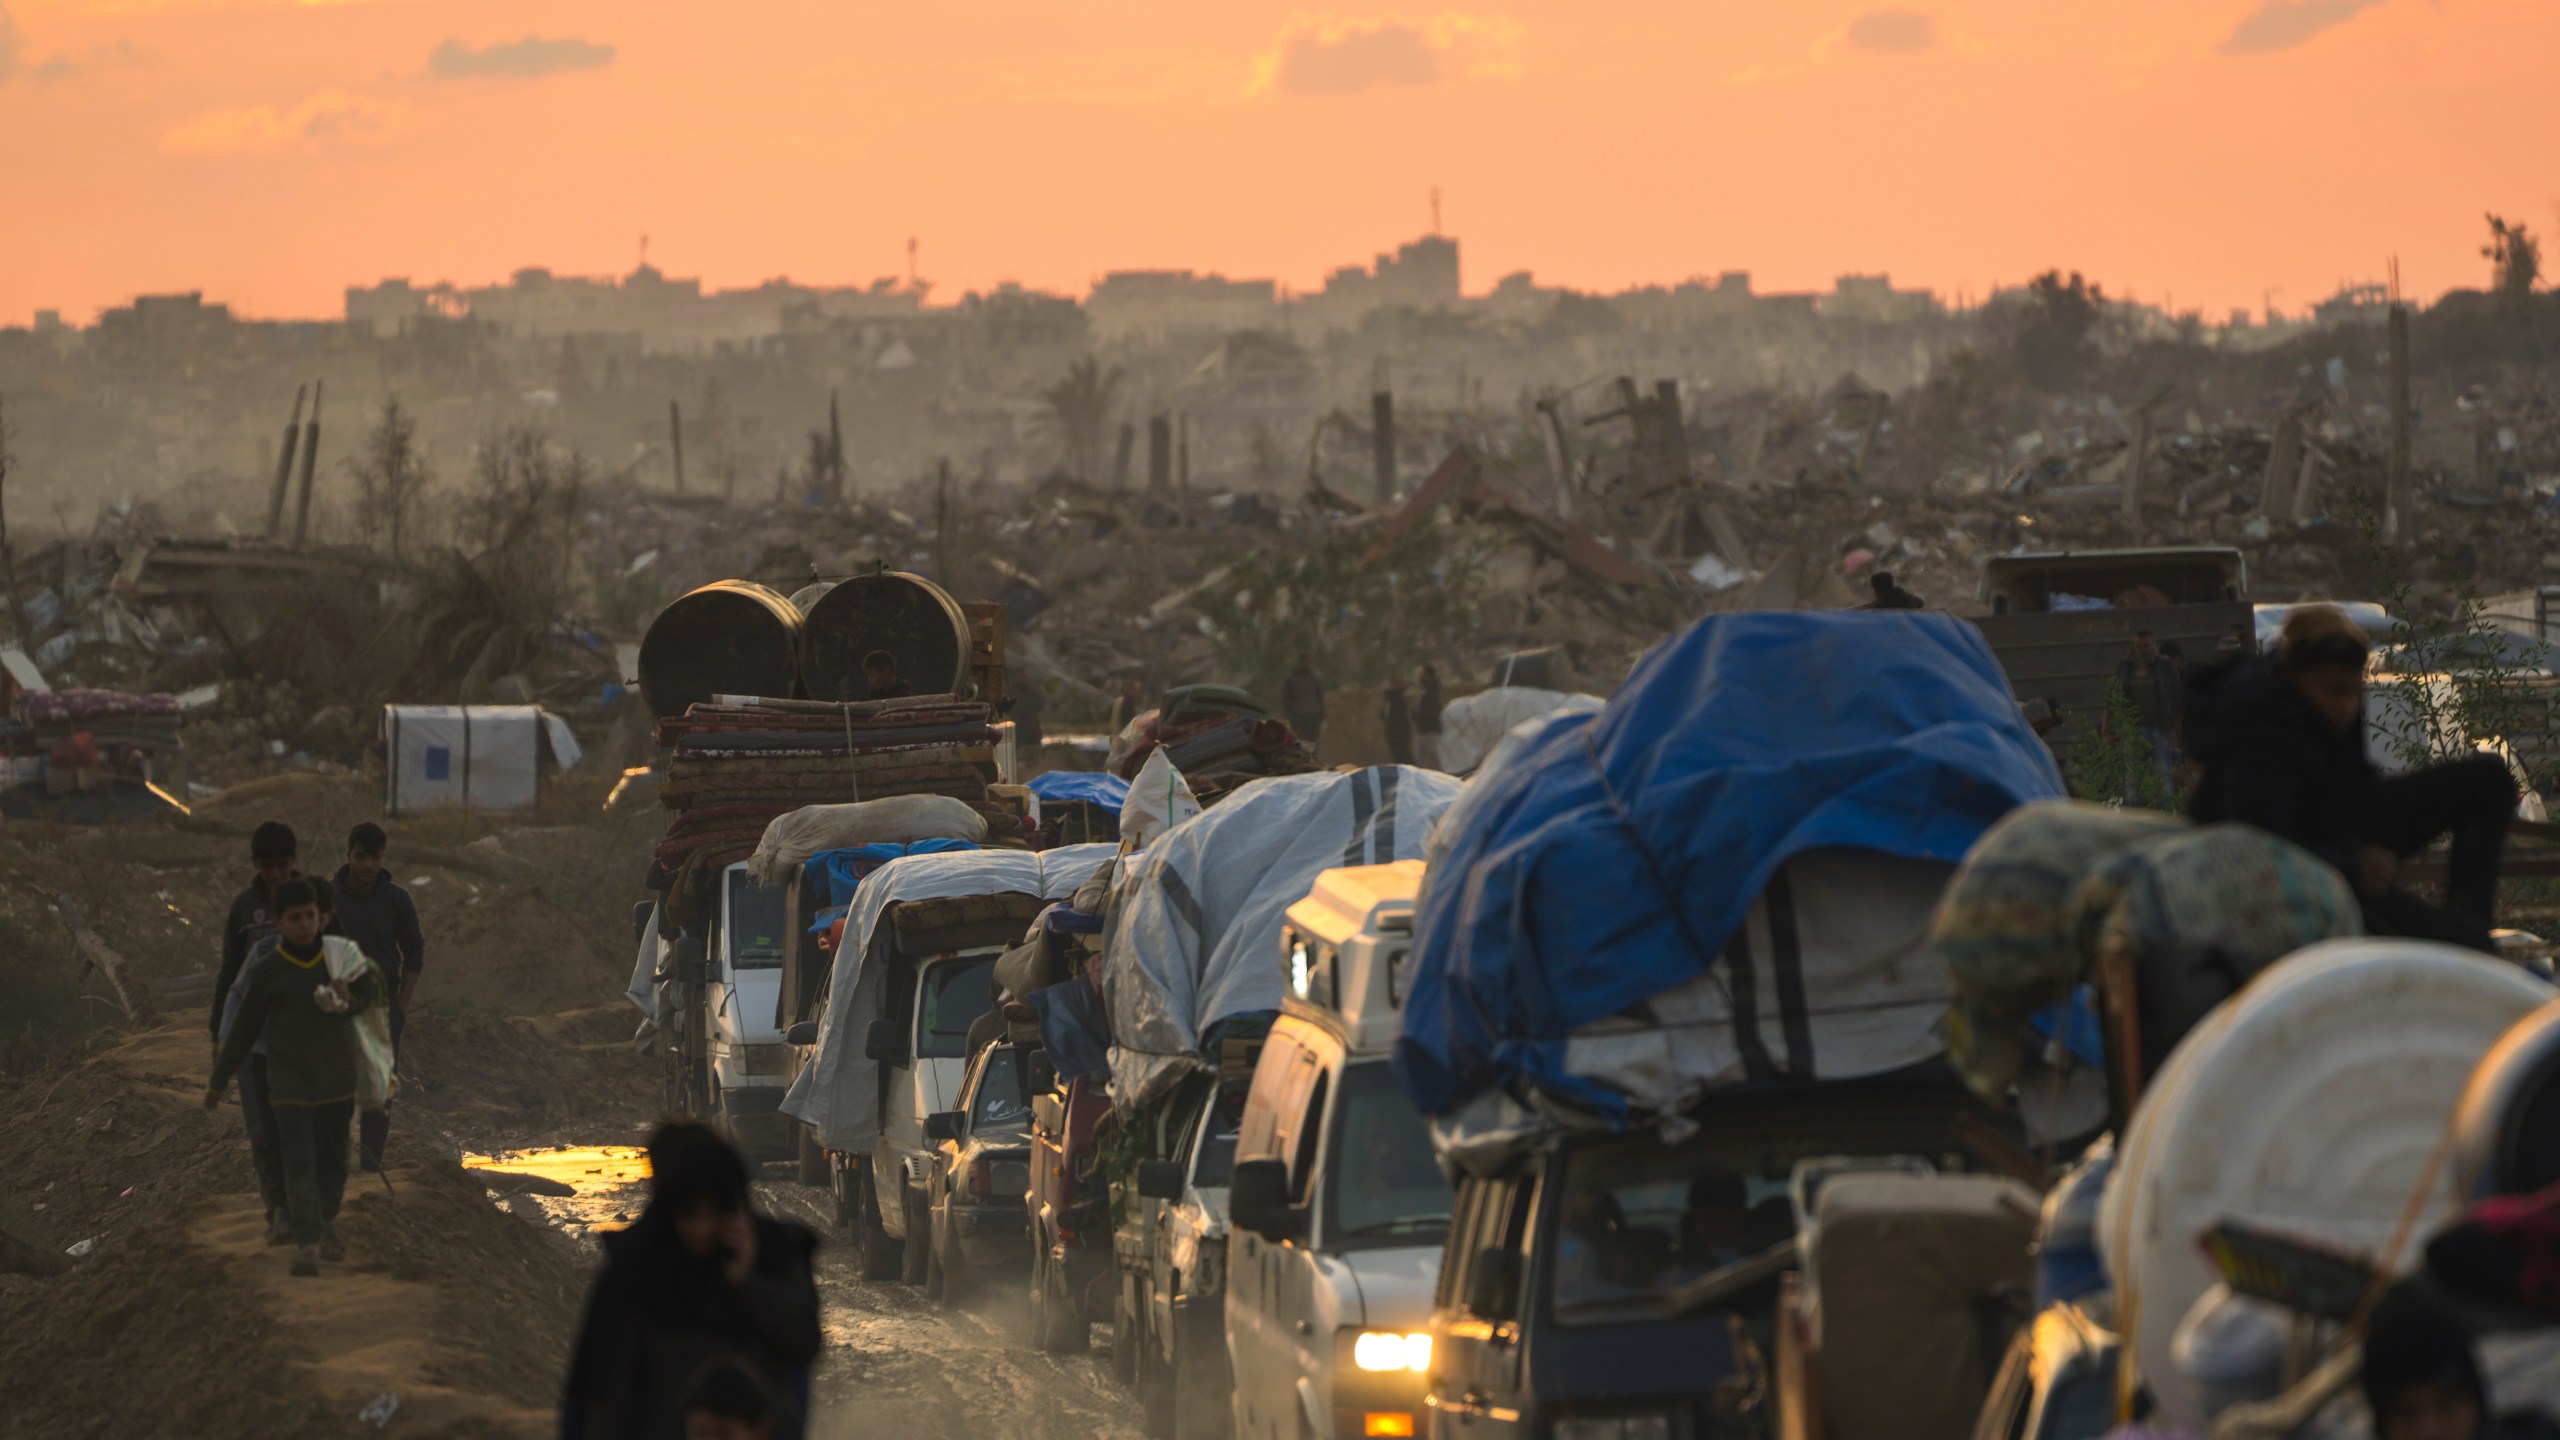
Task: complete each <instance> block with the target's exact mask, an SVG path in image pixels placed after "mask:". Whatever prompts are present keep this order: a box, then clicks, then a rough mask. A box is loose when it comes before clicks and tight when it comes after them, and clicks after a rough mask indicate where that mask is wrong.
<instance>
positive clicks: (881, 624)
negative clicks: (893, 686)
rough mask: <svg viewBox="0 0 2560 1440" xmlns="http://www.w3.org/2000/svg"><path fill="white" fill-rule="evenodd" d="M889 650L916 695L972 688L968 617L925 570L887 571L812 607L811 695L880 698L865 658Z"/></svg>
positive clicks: (805, 642) (807, 654)
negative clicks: (866, 669) (923, 573)
mask: <svg viewBox="0 0 2560 1440" xmlns="http://www.w3.org/2000/svg"><path fill="white" fill-rule="evenodd" d="M874 651H887V652H888V654H889V657H890V658H891V659H892V660H894V661H896V662H897V667H898V679H899V681H900V684H901V685H902V687H903V688H904V689H905V691H906V693H907V694H910V695H952V694H969V693H972V692H973V691H974V690H975V685H976V682H975V679H974V677H973V676H972V675H971V673H970V669H969V617H968V616H967V615H965V614H963V613H962V612H961V609H960V606H959V604H958V603H957V602H956V601H954V600H953V599H952V598H951V597H950V596H949V595H948V594H946V593H944V591H943V589H942V587H941V586H939V585H936V584H934V583H933V582H932V581H930V580H927V579H925V578H924V577H923V576H921V575H910V574H907V573H906V572H904V571H896V570H891V571H882V572H881V573H879V574H877V575H859V576H856V577H854V578H853V579H851V580H846V581H843V582H841V583H839V584H837V585H835V586H833V587H831V588H830V589H828V591H827V592H826V593H825V594H823V595H821V596H819V597H818V598H817V602H816V603H815V604H813V605H811V606H810V607H809V615H808V619H807V621H806V623H805V624H803V625H802V627H801V631H800V683H801V685H802V687H803V689H804V692H805V693H806V694H807V695H808V697H809V698H810V699H812V700H875V699H881V698H884V697H881V696H876V695H873V694H872V693H871V686H870V682H869V681H868V680H867V679H866V678H865V677H864V675H863V669H862V662H863V659H864V658H865V657H866V656H868V655H870V654H871V653H872V652H874Z"/></svg>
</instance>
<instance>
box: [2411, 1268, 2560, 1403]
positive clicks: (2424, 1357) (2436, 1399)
mask: <svg viewBox="0 0 2560 1440" xmlns="http://www.w3.org/2000/svg"><path fill="white" fill-rule="evenodd" d="M2362 1378H2363V1381H2364V1397H2365V1403H2366V1404H2367V1405H2369V1406H2371V1407H2372V1410H2373V1434H2374V1440H2560V1425H2555V1424H2554V1423H2553V1422H2552V1421H2551V1420H2550V1419H2549V1418H2548V1417H2547V1416H2544V1415H2541V1414H2539V1413H2536V1412H2533V1411H2515V1412H2511V1413H2508V1414H2505V1415H2497V1416H2495V1417H2494V1418H2492V1412H2491V1410H2490V1406H2489V1387H2488V1384H2487V1383H2486V1381H2484V1380H2483V1379H2482V1377H2481V1374H2480V1360H2479V1357H2478V1356H2477V1355H2476V1354H2474V1353H2473V1351H2472V1348H2471V1336H2470V1335H2469V1333H2468V1332H2466V1331H2465V1330H2464V1329H2463V1328H2462V1325H2461V1322H2459V1321H2458V1320H2456V1319H2454V1318H2453V1317H2452V1316H2450V1315H2448V1314H2446V1313H2444V1311H2443V1310H2442V1308H2441V1307H2439V1306H2438V1305H2436V1304H2434V1303H2432V1302H2430V1301H2428V1300H2427V1299H2425V1298H2424V1297H2423V1296H2421V1295H2420V1294H2419V1293H2418V1292H2416V1291H2415V1290H2413V1289H2411V1288H2410V1287H2409V1286H2408V1285H2406V1284H2400V1285H2394V1286H2392V1287H2391V1289H2390V1290H2388V1291H2386V1292H2384V1294H2383V1297H2382V1300H2381V1302H2380V1303H2378V1304H2376V1305H2375V1306H2374V1307H2373V1318H2372V1320H2371V1321H2370V1322H2368V1323H2367V1325H2366V1326H2365V1337H2364V1368H2363V1376H2362Z"/></svg>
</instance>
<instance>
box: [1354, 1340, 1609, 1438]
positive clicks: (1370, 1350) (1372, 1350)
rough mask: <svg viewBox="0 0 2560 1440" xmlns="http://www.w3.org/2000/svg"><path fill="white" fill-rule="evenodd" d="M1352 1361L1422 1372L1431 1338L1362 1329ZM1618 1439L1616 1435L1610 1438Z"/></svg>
mask: <svg viewBox="0 0 2560 1440" xmlns="http://www.w3.org/2000/svg"><path fill="white" fill-rule="evenodd" d="M1351 1363H1352V1364H1354V1365H1357V1366H1359V1367H1360V1368H1361V1369H1363V1370H1367V1371H1370V1372H1371V1373H1373V1374H1374V1373H1377V1372H1379V1371H1386V1370H1411V1371H1413V1372H1414V1373H1415V1374H1417V1375H1419V1374H1422V1373H1423V1372H1425V1371H1427V1370H1429V1369H1430V1368H1431V1337H1430V1336H1429V1335H1423V1334H1415V1335H1399V1334H1396V1333H1395V1332H1394V1331H1392V1330H1363V1331H1361V1332H1360V1338H1359V1339H1357V1340H1354V1341H1352V1342H1351ZM1611 1440H1616V1437H1611Z"/></svg>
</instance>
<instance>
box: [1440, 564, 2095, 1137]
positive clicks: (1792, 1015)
mask: <svg viewBox="0 0 2560 1440" xmlns="http://www.w3.org/2000/svg"><path fill="white" fill-rule="evenodd" d="M2061 789H2062V782H2061V777H2060V775H2059V774H2058V773H2057V772H2056V771H2055V769H2054V765H2053V760H2052V757H2051V755H2050V753H2049V752H2047V751H2046V749H2045V748H2044V746H2043V744H2042V743H2041V742H2040V741H2038V740H2037V739H2036V737H2035V735H2034V733H2033V732H2032V731H2031V730H2029V729H2028V728H2027V726H2026V723H2025V722H2024V721H2023V720H2021V719H2020V718H2019V715H2018V709H2017V705H2016V703H2015V702H2014V701H2013V700H2012V699H2011V697H2010V694H2009V688H2008V683H2007V681H2006V680H2005V679H2003V678H2002V676H2001V674H2000V671H1999V668H1998V666H1997V664H1996V663H1995V662H1994V661H1993V659H1992V657H1991V653H1990V650H1989V648H1988V647H1987V646H1986V645H1985V644H1984V643H1983V640H1982V638H1981V635H1980V633H1979V632H1978V631H1976V630H1974V629H1973V628H1972V627H1970V626H1968V625H1965V624H1964V623H1962V622H1961V621H1957V620H1954V619H1952V618H1950V617H1947V616H1943V615H1936V614H1927V613H1921V612H1909V613H1898V614H1893V615H1874V614H1854V615H1852V614H1826V613H1815V612H1803V613H1784V614H1781V613H1743V614H1732V615H1718V616H1710V617H1708V618H1707V619H1705V620H1703V621H1701V622H1699V623H1698V624H1697V625H1695V626H1693V627H1692V628H1691V629H1690V630H1689V631H1688V632H1686V633H1685V634H1683V635H1681V636H1679V637H1677V638H1675V639H1673V640H1671V641H1670V642H1668V643H1666V644H1664V645H1662V646H1660V647H1658V648H1657V649H1656V650H1655V651H1654V652H1653V653H1652V654H1651V655H1650V656H1648V657H1647V658H1646V660H1645V661H1644V663H1643V664H1641V665H1639V666H1638V667H1637V669H1636V671H1635V673H1634V674H1633V675H1632V676H1630V677H1629V679H1628V681H1627V683H1626V685H1625V686H1624V687H1623V688H1621V689H1620V690H1619V692H1618V693H1617V695H1616V696H1615V697H1614V698H1612V699H1611V700H1610V701H1609V703H1608V705H1607V706H1606V707H1605V708H1603V709H1602V710H1600V711H1599V712H1597V713H1596V714H1592V715H1588V716H1581V715H1563V716H1551V717H1548V718H1546V719H1544V720H1541V721H1538V722H1536V723H1535V724H1533V725H1532V726H1529V727H1525V728H1524V729H1523V730H1522V731H1521V732H1519V733H1518V734H1516V735H1514V736H1513V737H1510V738H1508V739H1506V741H1505V742H1504V744H1503V745H1502V746H1501V747H1500V748H1499V749H1498V751H1497V754H1496V755H1495V757H1494V759H1493V762H1492V763H1489V764H1488V765H1487V766H1486V767H1485V768H1484V769H1483V770H1482V771H1480V772H1479V774H1478V775H1477V777H1476V779H1475V780H1474V781H1473V782H1472V784H1471V786H1470V791H1469V794H1468V797H1467V799H1466V801H1465V802H1464V803H1463V804H1462V806H1461V807H1460V809H1459V811H1458V812H1457V813H1455V814H1453V815H1452V816H1451V819H1450V823H1449V825H1448V826H1447V827H1446V829H1447V831H1448V833H1447V834H1445V835H1444V836H1443V838H1442V841H1441V848H1440V851H1439V853H1437V854H1435V855H1434V856H1433V857H1432V865H1431V869H1430V875H1429V879H1428V881H1427V882H1426V884H1425V887H1424V890H1423V894H1422V900H1421V908H1420V912H1419V916H1418V919H1417V921H1416V925H1415V938H1414V953H1413V960H1412V962H1411V967H1412V972H1413V977H1414V978H1413V980H1412V989H1411V995H1410V998H1409V999H1408V1000H1407V1002H1406V1005H1405V1010H1404V1021H1403V1031H1402V1034H1401V1036H1400V1037H1399V1039H1398V1041H1397V1046H1396V1060H1397V1070H1398V1073H1399V1075H1400V1077H1401V1078H1402V1079H1403V1081H1404V1085H1405V1089H1406V1091H1407V1093H1408V1094H1409V1095H1410V1096H1411V1097H1412V1099H1413V1100H1414V1103H1415V1104H1416V1106H1417V1107H1418V1108H1420V1109H1421V1110H1422V1111H1423V1112H1424V1113H1426V1114H1429V1115H1432V1116H1434V1117H1435V1132H1434V1138H1435V1140H1436V1141H1438V1142H1439V1143H1441V1144H1442V1147H1443V1150H1442V1153H1443V1157H1444V1159H1446V1158H1455V1159H1458V1160H1459V1163H1462V1164H1464V1163H1470V1162H1469V1161H1468V1160H1467V1159H1466V1157H1465V1155H1463V1154H1461V1153H1459V1152H1466V1151H1469V1150H1471V1149H1474V1148H1475V1141H1476V1140H1480V1141H1481V1142H1482V1145H1483V1147H1484V1148H1482V1149H1481V1150H1478V1151H1477V1153H1478V1154H1479V1155H1480V1156H1498V1155H1500V1154H1502V1153H1507V1152H1508V1150H1509V1149H1511V1148H1512V1147H1514V1146H1516V1145H1518V1144H1521V1143H1526V1141H1527V1140H1529V1139H1531V1138H1534V1135H1535V1133H1536V1132H1537V1131H1538V1129H1539V1128H1540V1127H1541V1126H1542V1125H1555V1124H1564V1125H1580V1126H1587V1127H1591V1128H1597V1129H1610V1128H1622V1127H1625V1126H1627V1125H1630V1124H1632V1123H1636V1122H1638V1121H1639V1120H1649V1119H1655V1118H1667V1117H1671V1116H1676V1115H1679V1114H1681V1113H1683V1112H1685V1111H1686V1110H1687V1109H1688V1108H1689V1107H1690V1106H1692V1105H1694V1104H1695V1103H1696V1102H1697V1101H1698V1100H1699V1099H1700V1098H1701V1097H1702V1096H1703V1095H1704V1094H1705V1093H1706V1092H1707V1091H1708V1089H1709V1088H1710V1087H1714V1086H1720V1085H1727V1084H1735V1083H1740V1082H1743V1081H1748V1080H1764V1079H1775V1078H1795V1079H1799V1080H1828V1079H1840V1078H1851V1077H1855V1076H1860V1075H1869V1074H1875V1073H1879V1072H1881V1071H1884V1070H1890V1069H1894V1068H1898V1067H1901V1066H1904V1065H1909V1064H1912V1063H1915V1062H1918V1061H1922V1060H1926V1059H1928V1058H1930V1057H1931V1056H1933V1055H1934V1054H1935V1053H1936V1052H1937V1049H1938V1042H1937V1040H1936V1038H1935V1034H1934V1030H1935V1018H1936V1014H1937V1012H1939V1011H1941V1010H1943V1008H1944V1005H1945V1001H1946V990H1945V982H1944V980H1943V978H1942V977H1939V976H1936V975H1933V974H1929V973H1927V972H1929V971H1931V970H1932V969H1933V968H1934V967H1931V966H1929V965H1928V964H1926V962H1925V957H1924V956H1922V955H1921V954H1920V951H1921V948H1922V946H1923V943H1924V941H1925V938H1926V929H1927V917H1928V914H1929V910H1930V907H1931V906H1932V904H1933V903H1934V900H1935V896H1936V891H1937V888H1938V886H1939V885H1941V884H1942V883H1943V882H1944V879H1945V875H1946V872H1947V870H1948V868H1949V867H1950V866H1952V865H1953V864H1954V863H1955V862H1956V861H1957V860H1959V859H1961V858H1962V857H1963V856H1964V854H1965V852H1966V851H1967V850H1968V849H1970V848H1971V847H1972V845H1973V844H1974V842H1975V841H1976V840H1977V839H1979V838H1980V836H1981V835H1982V833H1983V832H1984V831H1985V830H1986V829H1987V828H1989V827H1990V826H1991V825H1992V824H1993V823H1994V822H1995V821H1997V820H1998V819H1999V818H2000V817H2001V816H2003V815H2005V814H2007V813H2008V812H2009V811H2010V810H2011V809H2013V808H2015V807H2016V806H2018V805H2021V804H2024V803H2027V802H2029V801H2034V800H2043V799H2050V798H2055V797H2058V796H2059V795H2060V793H2061ZM1664 1007H1668V1008H1667V1009H1666V1008H1664ZM1658 1012H1659V1013H1661V1014H1665V1015H1670V1014H1674V1013H1675V1012H1676V1017H1677V1018H1664V1019H1660V1020H1658V1021H1654V1020H1649V1019H1648V1017H1651V1016H1654V1015H1656V1014H1657V1013H1658ZM1629 1017H1632V1019H1630V1018H1629ZM1470 1136H1473V1137H1475V1140H1470V1139H1469V1137H1470Z"/></svg>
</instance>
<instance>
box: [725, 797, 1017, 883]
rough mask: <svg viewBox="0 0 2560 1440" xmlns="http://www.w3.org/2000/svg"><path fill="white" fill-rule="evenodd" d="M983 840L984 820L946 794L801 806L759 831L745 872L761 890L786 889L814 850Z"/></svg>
mask: <svg viewBox="0 0 2560 1440" xmlns="http://www.w3.org/2000/svg"><path fill="white" fill-rule="evenodd" d="M986 838H987V817H986V816H985V815H984V814H982V813H980V812H979V811H977V810H974V809H972V808H970V807H969V806H968V805H966V804H964V803H962V802H961V801H958V800H954V799H952V798H951V797H949V796H947V795H894V796H891V797H889V798H887V799H885V800H859V801H856V802H854V803H853V804H850V805H805V806H802V807H801V808H800V809H797V810H794V811H792V812H791V813H789V814H787V815H782V816H777V817H776V818H775V819H774V820H773V822H772V823H771V824H768V825H767V826H765V828H764V836H763V838H762V839H760V840H758V841H757V842H756V849H755V853H754V854H753V855H750V856H748V857H747V869H748V871H749V872H750V873H752V874H753V875H754V876H755V877H756V878H757V879H758V880H761V881H763V882H764V883H765V884H767V885H787V884H789V883H790V881H791V872H792V871H794V870H797V869H799V868H800V867H801V866H802V865H805V864H807V863H808V862H809V860H810V859H811V858H812V857H813V856H815V855H817V854H818V853H819V852H820V851H825V850H837V849H842V848H844V847H847V846H853V845H902V844H906V843H908V842H910V841H915V840H966V841H968V842H969V843H971V844H976V843H977V842H979V841H981V840H984V839H986Z"/></svg>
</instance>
